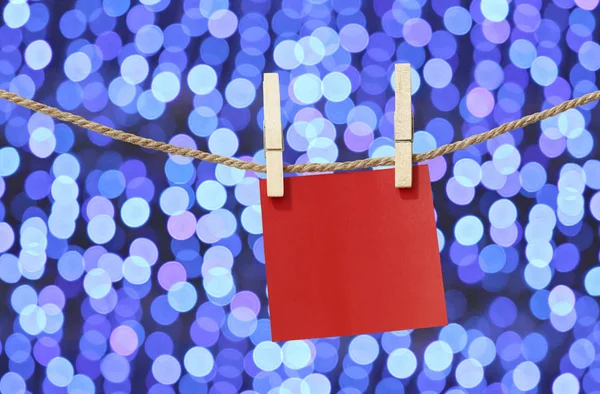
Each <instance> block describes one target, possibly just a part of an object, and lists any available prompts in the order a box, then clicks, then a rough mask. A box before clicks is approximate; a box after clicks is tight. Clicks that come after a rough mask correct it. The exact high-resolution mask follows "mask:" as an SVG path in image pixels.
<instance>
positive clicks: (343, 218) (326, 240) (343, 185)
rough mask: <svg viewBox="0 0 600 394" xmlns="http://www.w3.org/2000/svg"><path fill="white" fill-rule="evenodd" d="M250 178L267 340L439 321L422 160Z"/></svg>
mask: <svg viewBox="0 0 600 394" xmlns="http://www.w3.org/2000/svg"><path fill="white" fill-rule="evenodd" d="M413 177H414V179H413V187H412V188H410V189H396V188H395V187H394V170H377V171H361V172H350V173H341V174H327V175H313V176H297V177H290V178H285V195H284V197H281V198H270V197H267V192H266V187H265V186H266V185H265V181H264V180H261V182H260V193H261V206H262V220H263V233H264V242H265V259H266V265H267V285H268V290H269V307H270V312H271V331H272V337H273V341H285V340H292V339H307V338H322V337H331V336H343V335H356V334H364V333H373V332H382V331H395V330H405V329H413V328H423V327H435V326H442V325H446V324H448V318H447V315H446V303H445V299H444V285H443V282H442V273H441V265H440V257H439V247H438V241H437V234H436V227H435V218H434V211H433V201H432V195H431V184H430V180H429V171H428V169H427V166H424V165H422V166H415V167H413Z"/></svg>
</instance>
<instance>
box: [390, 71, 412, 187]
mask: <svg viewBox="0 0 600 394" xmlns="http://www.w3.org/2000/svg"><path fill="white" fill-rule="evenodd" d="M394 71H395V74H396V108H395V112H394V148H395V160H394V161H395V167H396V168H395V171H396V176H395V183H396V187H397V188H410V187H412V164H413V163H412V153H413V116H412V105H411V94H412V89H411V84H410V64H407V63H403V64H396V66H395V70H394Z"/></svg>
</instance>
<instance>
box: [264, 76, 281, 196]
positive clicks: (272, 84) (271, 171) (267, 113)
mask: <svg viewBox="0 0 600 394" xmlns="http://www.w3.org/2000/svg"><path fill="white" fill-rule="evenodd" d="M263 100H264V118H265V120H264V137H265V138H264V144H265V158H266V162H267V196H269V197H283V133H282V131H281V108H280V105H281V100H280V96H279V74H277V73H266V74H264V79H263Z"/></svg>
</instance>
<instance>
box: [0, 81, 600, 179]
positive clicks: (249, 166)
mask: <svg viewBox="0 0 600 394" xmlns="http://www.w3.org/2000/svg"><path fill="white" fill-rule="evenodd" d="M0 98H2V99H4V100H7V101H10V102H11V103H14V104H17V105H20V106H21V107H25V108H28V109H30V110H33V111H36V112H39V113H42V114H45V115H48V116H50V117H52V118H55V119H58V120H61V121H63V122H67V123H72V124H74V125H77V126H80V127H83V128H86V129H88V130H91V131H93V132H96V133H99V134H102V135H105V136H107V137H110V138H112V139H115V140H118V141H123V142H127V143H129V144H133V145H137V146H141V147H144V148H147V149H153V150H157V151H161V152H166V153H170V154H173V155H179V156H185V157H191V158H194V159H198V160H204V161H208V162H211V163H217V164H222V165H224V166H227V167H233V168H239V169H240V170H250V171H255V172H265V171H266V167H265V165H264V164H258V163H252V162H247V161H243V160H239V159H235V158H231V157H226V156H221V155H215V154H213V153H208V152H204V151H201V150H198V149H191V148H183V147H180V146H175V145H172V144H167V143H165V142H160V141H155V140H153V139H150V138H145V137H140V136H137V135H135V134H131V133H126V132H124V131H121V130H115V129H113V128H111V127H108V126H105V125H103V124H100V123H97V122H93V121H91V120H88V119H85V118H83V117H81V116H78V115H73V114H72V113H69V112H65V111H61V110H60V109H58V108H54V107H50V106H48V105H46V104H42V103H38V102H37V101H33V100H30V99H27V98H24V97H21V96H19V95H18V94H15V93H11V92H7V91H5V90H2V89H0ZM599 99H600V90H597V91H595V92H592V93H588V94H585V95H583V96H581V97H578V98H575V99H571V100H567V101H565V102H563V103H561V104H559V105H556V106H554V107H552V108H548V109H546V110H544V111H540V112H536V113H534V114H531V115H527V116H524V117H522V118H521V119H517V120H513V121H511V122H508V123H504V124H503V125H500V126H498V127H496V128H494V129H492V130H489V131H486V132H483V133H480V134H476V135H473V136H470V137H468V138H465V139H464V140H460V141H456V142H453V143H451V144H447V145H442V146H440V147H439V148H436V149H433V150H430V151H429V152H425V153H419V154H416V155H413V162H415V163H418V162H423V161H426V160H431V159H435V158H436V157H439V156H442V155H445V154H447V153H452V152H456V151H458V150H461V149H466V148H468V147H469V146H471V145H475V144H479V143H481V142H485V141H488V140H490V139H492V138H495V137H498V136H500V135H502V134H505V133H508V132H509V131H513V130H516V129H520V128H523V127H526V126H529V125H532V124H534V123H537V122H540V121H542V120H544V119H548V118H550V117H552V116H556V115H558V114H560V113H563V112H565V111H568V110H570V109H573V108H577V107H581V106H582V105H586V104H589V103H591V102H594V101H597V100H599ZM392 165H394V158H393V157H391V156H390V157H379V158H369V159H361V160H355V161H346V162H335V163H325V164H320V163H319V164H317V163H311V164H292V165H285V166H283V170H284V172H288V173H290V172H299V173H301V172H331V171H341V170H356V169H360V168H370V167H380V166H392Z"/></svg>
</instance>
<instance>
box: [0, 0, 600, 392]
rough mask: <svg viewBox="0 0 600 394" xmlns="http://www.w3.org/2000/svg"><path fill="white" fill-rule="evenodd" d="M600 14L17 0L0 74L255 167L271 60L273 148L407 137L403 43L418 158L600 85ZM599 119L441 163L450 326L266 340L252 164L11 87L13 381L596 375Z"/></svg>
mask: <svg viewBox="0 0 600 394" xmlns="http://www.w3.org/2000/svg"><path fill="white" fill-rule="evenodd" d="M598 10H599V7H598V0H553V1H550V0H544V1H542V0H512V1H508V0H477V1H473V2H470V3H469V2H464V1H459V0H430V1H426V0H396V1H393V0H373V1H368V0H362V1H361V0H283V1H270V0H241V1H228V0H185V1H175V0H173V1H170V0H132V1H130V0H103V1H100V0H79V1H62V0H61V1H60V2H58V1H57V2H40V1H26V0H10V1H7V0H5V1H4V2H3V4H2V22H1V27H0V88H2V89H5V90H9V91H12V92H16V93H18V94H20V95H22V96H24V97H27V98H33V99H35V100H37V101H40V102H43V103H45V104H48V105H52V106H56V107H58V108H60V109H63V110H66V111H71V112H73V113H76V114H78V115H81V116H84V117H86V118H89V119H93V120H95V121H97V122H100V123H103V124H106V125H109V126H111V127H115V128H118V129H122V130H126V131H129V132H132V133H135V134H138V135H141V136H145V137H150V138H154V139H157V140H160V141H168V142H171V143H173V144H176V145H180V146H185V147H190V148H199V149H203V150H207V151H210V152H212V153H218V154H221V155H226V156H235V157H238V158H242V159H244V160H252V161H255V162H259V163H263V162H264V154H263V151H262V142H263V139H262V130H261V129H262V116H263V113H262V104H261V103H262V93H261V89H262V88H261V81H262V73H264V72H278V73H279V75H280V82H281V100H282V102H281V105H282V116H283V124H284V133H285V141H286V150H285V153H284V159H285V161H286V162H288V163H309V162H313V163H324V162H331V161H344V160H354V159H358V158H365V157H381V156H391V155H393V140H392V136H393V108H394V92H393V84H392V83H391V82H392V81H393V79H394V75H393V65H394V64H395V63H396V62H409V63H410V64H411V65H412V86H413V103H414V107H415V143H414V148H415V151H416V152H417V153H419V152H425V151H427V150H430V149H433V148H436V147H439V146H441V145H443V144H446V143H449V142H452V141H456V140H459V139H462V138H465V137H467V136H470V135H473V134H476V133H480V132H483V131H486V130H488V129H490V128H493V127H495V126H497V125H499V124H501V123H504V122H506V121H510V120H514V119H518V118H520V117H521V116H523V115H526V114H528V113H532V112H536V111H539V110H542V109H544V108H548V107H551V106H553V105H556V104H558V103H560V102H562V101H564V100H567V99H569V98H572V97H577V96H580V95H582V94H585V93H588V92H591V91H594V90H596V89H597V83H598V81H597V76H596V74H597V71H598V70H599V69H600V45H598V44H597V41H598V40H599V38H600V37H599V33H598V29H597V27H596V24H597V18H596V15H597V13H598ZM594 116H595V118H594ZM597 118H598V110H597V109H596V104H595V103H592V104H588V105H586V106H584V107H581V108H578V109H572V110H569V111H567V112H565V113H563V114H561V115H559V116H556V117H554V118H551V119H548V120H545V121H543V122H541V123H539V124H536V125H534V126H530V127H528V128H527V129H525V130H517V131H514V132H512V133H509V134H506V135H503V136H501V137H498V138H496V139H494V140H492V141H489V142H487V143H484V144H480V145H477V146H473V147H470V148H469V149H466V150H464V151H459V152H456V153H454V154H451V155H447V156H444V157H440V158H437V159H435V160H432V161H430V162H429V163H428V164H429V166H430V170H431V177H432V186H433V191H434V198H435V207H436V213H437V221H438V238H439V246H440V250H441V256H442V266H443V273H444V284H445V288H446V300H447V306H448V315H449V320H450V324H449V325H448V326H447V327H443V328H434V329H423V330H415V331H399V332H388V333H378V334H372V335H361V336H357V337H350V338H348V337H343V338H328V339H320V340H311V341H291V342H286V343H273V342H271V341H270V331H269V314H268V299H267V291H266V280H265V267H264V251H263V239H262V225H261V219H260V201H259V194H258V182H257V179H258V178H257V175H256V174H254V173H252V172H245V171H242V170H237V169H231V168H226V167H223V166H220V165H213V164H210V163H205V162H198V161H192V160H190V159H187V158H182V157H176V156H168V155H166V154H163V153H156V152H151V151H148V150H144V149H141V148H137V147H134V146H131V145H127V144H124V143H121V142H115V141H112V140H110V139H108V138H106V137H103V136H100V135H97V134H94V133H92V132H89V131H86V130H84V129H81V128H78V127H75V126H72V125H69V124H64V123H60V122H56V121H54V120H53V119H51V118H49V117H47V116H45V115H41V114H37V113H33V112H31V111H29V110H26V109H24V108H20V107H17V106H15V105H13V104H10V103H8V102H4V101H2V102H0V197H1V199H0V281H1V286H0V296H1V297H2V300H3V302H4V305H5V307H4V308H2V310H1V311H0V317H1V319H2V324H1V325H0V345H1V346H0V350H1V355H0V375H1V377H0V393H1V394H16V393H42V392H44V393H68V394H83V393H94V392H96V393H115V394H116V393H128V392H131V393H143V392H148V393H152V394H169V393H175V392H178V393H184V394H187V393H194V394H196V393H211V394H221V393H223V394H228V393H238V392H244V393H247V394H250V393H260V394H296V393H300V394H322V393H323V394H324V393H330V392H334V393H344V394H358V393H376V394H384V393H403V392H406V393H416V392H423V393H442V392H444V393H451V394H459V393H485V394H500V393H523V392H531V393H556V394H558V393H560V394H575V393H579V392H584V393H595V394H598V393H600V357H599V356H598V355H599V354H600V324H599V323H598V317H599V307H598V301H597V297H598V296H599V295H600V268H599V267H598V257H599V255H598V244H599V242H598V241H599V237H600V235H599V231H598V220H600V193H599V192H598V190H600V177H599V176H598V173H599V172H600V161H598V159H599V154H598V153H597V152H598V149H597V148H595V142H596V141H595V140H596V138H595V136H596V135H597V133H596V128H595V127H594V126H593V125H594V124H597V122H598V121H597ZM390 187H393V186H392V185H390ZM368 208H369V207H357V209H368ZM365 247H369V246H368V245H365ZM414 263H415V264H418V261H416V262H414ZM390 264H393V262H390ZM365 269H368V267H365ZM307 291H310V289H307ZM404 302H407V301H406V300H398V312H397V313H401V308H402V304H403V303H404ZM390 313H396V312H395V311H390ZM298 319H302V316H298Z"/></svg>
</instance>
